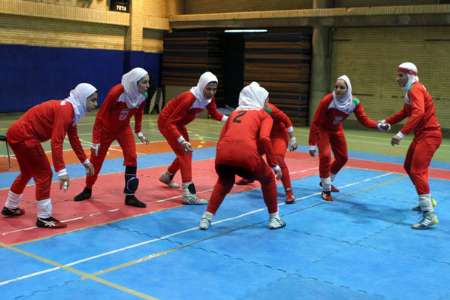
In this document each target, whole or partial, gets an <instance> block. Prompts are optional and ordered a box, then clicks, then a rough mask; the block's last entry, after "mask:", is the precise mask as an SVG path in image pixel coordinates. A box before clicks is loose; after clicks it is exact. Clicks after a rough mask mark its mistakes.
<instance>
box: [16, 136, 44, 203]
mask: <svg viewBox="0 0 450 300" xmlns="http://www.w3.org/2000/svg"><path fill="white" fill-rule="evenodd" d="M10 146H11V149H12V150H13V151H14V154H15V155H16V159H17V162H18V163H19V167H20V174H19V176H17V177H16V179H15V180H14V182H13V184H12V186H11V191H12V192H13V193H16V194H22V193H23V191H24V189H25V186H26V185H27V183H28V181H30V179H31V178H33V180H34V182H35V184H36V200H38V201H39V200H45V199H48V198H50V188H51V184H52V169H51V167H50V162H49V161H48V158H47V155H45V151H44V149H43V148H42V146H41V143H40V142H39V141H38V140H27V141H23V142H19V143H14V144H10Z"/></svg>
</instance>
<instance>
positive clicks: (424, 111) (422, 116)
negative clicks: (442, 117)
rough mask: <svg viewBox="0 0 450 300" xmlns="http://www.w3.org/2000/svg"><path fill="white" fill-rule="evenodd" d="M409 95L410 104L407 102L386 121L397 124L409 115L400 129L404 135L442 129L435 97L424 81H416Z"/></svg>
mask: <svg viewBox="0 0 450 300" xmlns="http://www.w3.org/2000/svg"><path fill="white" fill-rule="evenodd" d="M408 97H409V103H410V104H406V103H405V105H403V109H402V110H401V111H399V112H398V113H395V114H393V115H392V116H390V117H388V118H386V122H387V123H389V124H395V123H398V122H400V121H401V120H403V119H404V118H406V117H409V119H408V121H407V122H406V124H405V125H404V126H403V127H402V129H401V130H400V131H401V132H402V133H403V134H404V135H407V134H409V133H410V132H411V131H414V135H415V136H416V137H418V136H420V135H421V134H422V133H423V132H424V131H431V130H441V125H440V124H439V121H438V119H437V118H436V109H435V107H434V103H433V99H432V97H431V95H430V94H429V93H428V91H427V88H426V87H425V86H424V85H423V84H422V83H420V82H415V83H414V84H413V85H412V87H411V89H410V90H409V92H408Z"/></svg>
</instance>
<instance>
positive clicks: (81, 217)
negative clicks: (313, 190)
mask: <svg viewBox="0 0 450 300" xmlns="http://www.w3.org/2000/svg"><path fill="white" fill-rule="evenodd" d="M311 170H317V167H314V168H308V169H303V170H300V171H293V172H289V174H299V173H305V172H308V171H311ZM212 190H213V189H206V190H202V191H198V192H197V194H204V193H207V192H211V191H212ZM182 196H183V195H177V196H172V197H169V198H164V199H160V200H157V201H155V202H156V203H162V202H166V201H171V200H175V199H178V198H181V197H182ZM119 210H120V208H112V209H108V210H107V212H116V211H119ZM101 214H102V212H95V213H91V214H89V215H88V216H87V217H94V216H98V215H101ZM85 218H86V217H85V216H79V217H74V218H72V219H67V220H61V222H63V223H69V222H73V221H78V220H82V219H85ZM32 229H37V227H36V226H31V227H25V228H21V229H16V230H12V231H5V232H2V233H1V235H2V236H5V235H8V234H12V233H18V232H21V231H27V230H32Z"/></svg>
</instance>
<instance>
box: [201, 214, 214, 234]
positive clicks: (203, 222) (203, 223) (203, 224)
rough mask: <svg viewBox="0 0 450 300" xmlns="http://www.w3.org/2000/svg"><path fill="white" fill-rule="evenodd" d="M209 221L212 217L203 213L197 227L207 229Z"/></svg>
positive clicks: (209, 224)
mask: <svg viewBox="0 0 450 300" xmlns="http://www.w3.org/2000/svg"><path fill="white" fill-rule="evenodd" d="M211 221H212V217H209V216H207V215H206V214H203V216H202V218H201V219H200V224H199V225H198V228H200V230H208V228H209V227H210V226H211Z"/></svg>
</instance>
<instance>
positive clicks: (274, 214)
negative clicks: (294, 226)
mask: <svg viewBox="0 0 450 300" xmlns="http://www.w3.org/2000/svg"><path fill="white" fill-rule="evenodd" d="M269 217H270V218H278V219H279V218H280V212H279V211H277V212H274V213H273V214H269Z"/></svg>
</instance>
